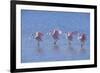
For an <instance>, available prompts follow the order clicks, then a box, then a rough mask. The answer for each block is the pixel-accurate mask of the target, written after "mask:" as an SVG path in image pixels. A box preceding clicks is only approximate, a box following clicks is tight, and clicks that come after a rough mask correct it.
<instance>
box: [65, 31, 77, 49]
mask: <svg viewBox="0 0 100 73" xmlns="http://www.w3.org/2000/svg"><path fill="white" fill-rule="evenodd" d="M74 34H75V33H74V32H67V33H66V38H67V39H68V46H69V48H72V46H71V45H72V41H73V35H74Z"/></svg>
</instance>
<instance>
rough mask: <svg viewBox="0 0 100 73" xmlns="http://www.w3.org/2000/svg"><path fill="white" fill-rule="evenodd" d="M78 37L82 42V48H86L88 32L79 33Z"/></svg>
mask: <svg viewBox="0 0 100 73" xmlns="http://www.w3.org/2000/svg"><path fill="white" fill-rule="evenodd" d="M78 39H79V40H80V42H81V49H82V50H84V46H85V42H86V34H85V33H82V34H80V33H79V35H78Z"/></svg>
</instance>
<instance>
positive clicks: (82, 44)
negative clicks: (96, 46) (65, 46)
mask: <svg viewBox="0 0 100 73" xmlns="http://www.w3.org/2000/svg"><path fill="white" fill-rule="evenodd" d="M84 47H85V41H82V42H81V50H84V49H85V48H84Z"/></svg>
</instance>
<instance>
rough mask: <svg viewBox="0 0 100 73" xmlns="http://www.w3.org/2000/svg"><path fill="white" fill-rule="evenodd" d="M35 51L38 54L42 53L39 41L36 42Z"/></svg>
mask: <svg viewBox="0 0 100 73" xmlns="http://www.w3.org/2000/svg"><path fill="white" fill-rule="evenodd" d="M37 51H38V53H42V49H41V48H40V41H37Z"/></svg>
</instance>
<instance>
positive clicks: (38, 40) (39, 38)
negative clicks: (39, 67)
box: [32, 32, 43, 52]
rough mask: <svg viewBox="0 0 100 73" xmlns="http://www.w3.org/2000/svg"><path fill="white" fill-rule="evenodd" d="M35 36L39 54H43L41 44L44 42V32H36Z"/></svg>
mask: <svg viewBox="0 0 100 73" xmlns="http://www.w3.org/2000/svg"><path fill="white" fill-rule="evenodd" d="M32 35H33V34H32ZM33 36H34V38H35V39H36V41H37V49H38V52H42V49H40V42H41V41H42V37H43V33H42V32H35V34H34V35H33Z"/></svg>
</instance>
